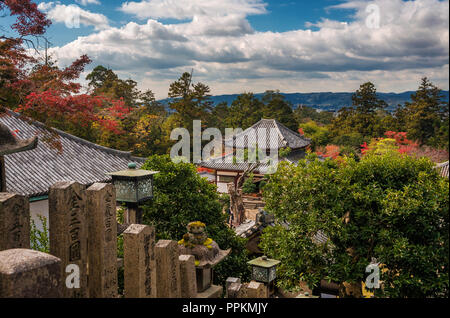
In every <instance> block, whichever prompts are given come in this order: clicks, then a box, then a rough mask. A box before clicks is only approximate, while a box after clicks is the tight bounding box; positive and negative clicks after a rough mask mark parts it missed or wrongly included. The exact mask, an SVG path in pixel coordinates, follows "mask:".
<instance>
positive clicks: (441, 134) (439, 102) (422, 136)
mask: <svg viewBox="0 0 450 318" xmlns="http://www.w3.org/2000/svg"><path fill="white" fill-rule="evenodd" d="M411 100H412V102H411V103H409V102H407V103H405V106H404V108H400V109H398V110H397V113H396V115H397V117H398V118H399V120H402V124H403V125H404V127H406V131H407V132H408V138H409V139H412V140H418V141H419V142H420V143H421V144H427V145H430V146H434V147H441V148H446V149H448V126H449V124H448V123H449V119H448V102H444V101H443V96H442V95H441V90H440V89H439V88H438V87H436V86H435V85H433V83H431V82H430V81H429V80H428V78H426V77H424V78H422V82H421V84H420V87H419V88H418V90H417V91H416V92H415V93H414V94H412V95H411Z"/></svg>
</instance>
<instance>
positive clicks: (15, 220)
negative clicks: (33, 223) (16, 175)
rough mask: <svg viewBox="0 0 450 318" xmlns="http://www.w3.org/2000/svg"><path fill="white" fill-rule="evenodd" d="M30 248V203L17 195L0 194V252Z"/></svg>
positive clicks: (25, 198)
mask: <svg viewBox="0 0 450 318" xmlns="http://www.w3.org/2000/svg"><path fill="white" fill-rule="evenodd" d="M12 248H30V203H29V201H28V198H27V197H25V196H21V195H18V194H12V193H5V192H1V193H0V251H2V250H8V249H12Z"/></svg>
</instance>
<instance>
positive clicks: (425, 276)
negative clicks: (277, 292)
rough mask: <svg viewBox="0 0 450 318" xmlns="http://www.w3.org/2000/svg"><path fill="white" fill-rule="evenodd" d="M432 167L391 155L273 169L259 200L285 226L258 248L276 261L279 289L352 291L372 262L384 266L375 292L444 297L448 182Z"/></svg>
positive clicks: (267, 235)
mask: <svg viewBox="0 0 450 318" xmlns="http://www.w3.org/2000/svg"><path fill="white" fill-rule="evenodd" d="M433 168H434V164H433V163H432V162H431V161H429V160H428V159H426V158H421V159H415V158H412V157H408V156H402V155H400V154H398V153H396V152H387V153H385V154H383V155H375V154H374V155H367V156H364V157H363V158H362V160H361V161H359V162H357V161H356V160H354V159H352V158H346V159H344V161H342V162H341V163H338V162H337V161H333V160H326V161H325V162H320V161H319V160H315V159H314V158H313V157H310V158H308V159H307V160H304V161H301V162H300V163H299V164H298V166H294V165H288V164H282V165H281V166H279V168H278V171H277V172H276V173H275V174H274V175H272V176H271V178H270V181H269V183H268V184H267V185H266V186H265V188H264V198H265V201H266V203H267V205H266V209H267V210H268V211H269V212H272V213H274V214H275V216H276V218H277V220H279V221H285V222H286V223H287V224H288V229H287V227H286V226H285V225H284V226H281V225H279V226H276V227H273V228H269V229H267V230H266V231H265V233H264V234H263V237H262V243H261V246H262V248H263V250H264V252H265V253H267V254H268V255H269V256H271V257H274V258H276V259H280V260H281V261H282V263H281V265H280V268H279V283H280V285H281V286H284V287H288V288H295V287H296V286H298V283H299V281H306V282H307V283H308V284H309V285H310V286H316V285H317V284H318V282H319V281H320V279H329V280H333V281H336V282H340V283H342V282H349V283H353V284H356V285H358V286H360V283H361V282H363V281H364V280H365V278H366V275H367V274H366V273H365V269H366V266H367V265H369V264H370V263H371V261H372V259H373V258H375V259H377V261H378V262H380V263H381V264H383V268H384V269H385V271H382V274H381V278H380V279H381V281H383V282H384V284H383V285H384V287H383V288H382V289H376V290H374V292H375V293H376V295H378V296H389V297H442V296H445V297H448V287H449V275H448V265H449V259H448V257H449V197H448V195H449V183H448V179H445V178H442V177H440V176H439V175H438V174H437V172H436V170H435V169H433ZM299 198H301V199H300V200H299ZM319 231H321V232H322V234H324V235H325V236H326V237H327V239H328V240H327V241H326V242H325V241H324V240H317V233H318V232H319Z"/></svg>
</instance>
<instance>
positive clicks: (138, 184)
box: [108, 163, 159, 224]
mask: <svg viewBox="0 0 450 318" xmlns="http://www.w3.org/2000/svg"><path fill="white" fill-rule="evenodd" d="M158 172H159V171H149V170H143V169H136V164H135V163H129V164H128V169H127V170H122V171H116V172H111V173H108V175H110V176H111V177H112V182H113V184H114V186H115V188H116V201H117V202H121V203H125V205H126V206H127V208H128V211H129V217H128V220H126V222H127V223H138V224H140V223H141V222H142V211H141V210H140V209H139V204H141V203H143V202H145V201H147V200H150V199H152V198H153V176H154V175H155V174H157V173H158ZM130 212H135V215H134V216H132V214H133V213H130Z"/></svg>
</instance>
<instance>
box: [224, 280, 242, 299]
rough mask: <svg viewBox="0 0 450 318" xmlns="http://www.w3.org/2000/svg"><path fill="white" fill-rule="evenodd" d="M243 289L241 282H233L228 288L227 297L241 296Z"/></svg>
mask: <svg viewBox="0 0 450 318" xmlns="http://www.w3.org/2000/svg"><path fill="white" fill-rule="evenodd" d="M241 289H242V284H241V283H240V282H236V283H231V284H230V285H229V286H228V288H227V297H228V298H239V294H240V291H241Z"/></svg>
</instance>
